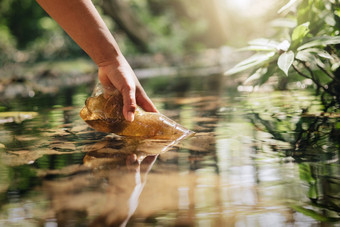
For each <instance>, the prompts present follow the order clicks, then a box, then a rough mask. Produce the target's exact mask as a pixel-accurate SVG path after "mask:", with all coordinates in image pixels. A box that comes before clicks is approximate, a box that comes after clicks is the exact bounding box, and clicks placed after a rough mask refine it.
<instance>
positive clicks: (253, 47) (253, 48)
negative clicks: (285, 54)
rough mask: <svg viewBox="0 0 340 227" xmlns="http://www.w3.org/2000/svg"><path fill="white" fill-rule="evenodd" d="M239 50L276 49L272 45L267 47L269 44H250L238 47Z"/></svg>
mask: <svg viewBox="0 0 340 227" xmlns="http://www.w3.org/2000/svg"><path fill="white" fill-rule="evenodd" d="M239 50H240V51H274V50H276V49H275V48H273V47H269V46H259V45H257V46H256V45H250V46H247V47H243V48H240V49H239Z"/></svg>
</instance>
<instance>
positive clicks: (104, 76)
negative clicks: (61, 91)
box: [98, 56, 158, 121]
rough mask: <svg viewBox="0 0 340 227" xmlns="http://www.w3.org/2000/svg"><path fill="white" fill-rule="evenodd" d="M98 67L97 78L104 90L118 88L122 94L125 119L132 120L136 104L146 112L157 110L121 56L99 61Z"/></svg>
mask: <svg viewBox="0 0 340 227" xmlns="http://www.w3.org/2000/svg"><path fill="white" fill-rule="evenodd" d="M98 67H99V68H98V78H99V81H100V82H101V84H102V86H103V88H104V92H106V93H110V92H112V91H113V90H115V89H118V91H119V92H120V93H121V94H122V96H123V115H124V118H125V119H126V120H127V121H133V120H134V113H135V110H136V108H137V105H138V106H140V107H141V108H142V109H144V110H145V111H147V112H158V111H157V109H156V107H155V106H154V105H153V103H152V101H151V100H150V99H149V97H148V96H147V94H146V93H145V91H144V89H143V87H142V86H141V84H140V83H139V81H138V79H137V77H136V75H135V73H134V72H133V70H132V68H131V67H130V65H129V63H128V62H127V61H126V59H125V58H124V57H123V56H120V57H117V59H115V60H113V61H110V62H106V63H101V64H99V65H98Z"/></svg>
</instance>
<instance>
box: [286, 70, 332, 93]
mask: <svg viewBox="0 0 340 227" xmlns="http://www.w3.org/2000/svg"><path fill="white" fill-rule="evenodd" d="M292 67H293V69H294V70H295V71H296V72H297V73H298V74H300V75H301V76H303V77H305V78H308V79H311V80H312V81H313V82H314V83H315V84H316V86H318V87H321V88H322V89H323V90H324V91H325V92H328V93H329V94H331V95H335V94H334V93H333V92H332V91H331V90H329V89H328V88H326V87H325V86H323V85H322V84H320V82H319V81H318V80H316V79H315V78H314V77H313V76H308V75H307V74H305V73H303V72H301V70H299V69H298V68H297V67H296V66H295V65H294V64H292ZM306 67H307V70H308V69H309V67H308V66H306ZM308 71H309V72H310V69H309V70H308Z"/></svg>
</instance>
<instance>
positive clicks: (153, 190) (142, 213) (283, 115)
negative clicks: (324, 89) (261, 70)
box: [0, 76, 340, 226]
mask: <svg viewBox="0 0 340 227" xmlns="http://www.w3.org/2000/svg"><path fill="white" fill-rule="evenodd" d="M143 84H144V85H145V88H146V89H147V92H148V93H149V94H150V96H151V98H152V99H153V100H154V102H155V104H156V105H157V107H158V108H159V110H160V111H161V112H162V113H164V114H165V115H167V116H169V117H171V118H172V119H174V120H176V121H178V123H180V124H182V125H184V126H185V127H188V128H190V129H192V130H194V131H196V132H197V135H196V136H195V137H193V138H190V139H187V140H184V141H181V143H179V144H176V145H175V146H172V147H171V148H170V149H169V150H168V151H167V152H165V153H161V154H159V155H157V150H161V147H162V145H160V144H157V146H160V147H157V146H156V144H155V143H150V144H151V145H150V144H149V145H148V144H147V146H146V145H145V144H144V145H143V146H144V147H143V149H147V150H148V151H149V152H151V151H153V152H154V155H156V158H157V160H148V159H144V160H143V162H142V163H140V164H139V163H137V162H136V160H135V156H134V152H132V151H131V149H132V150H137V149H135V148H133V147H131V143H124V142H122V141H121V140H119V139H117V138H115V137H112V136H111V137H110V136H109V137H108V136H106V135H105V134H102V133H96V132H94V131H93V130H90V129H88V128H87V126H86V124H85V123H84V122H82V120H81V119H80V117H79V110H80V108H81V107H82V105H83V103H84V100H85V99H86V97H87V96H88V95H89V94H90V93H91V89H92V87H80V88H77V89H74V90H73V89H72V90H68V91H64V92H62V93H61V94H59V95H56V96H38V97H36V98H33V99H23V100H21V99H18V100H14V101H11V102H8V103H7V107H6V108H7V109H6V111H7V110H8V111H36V112H38V116H36V117H35V118H33V119H31V120H25V121H22V122H20V123H6V124H1V125H0V135H1V137H0V143H1V144H2V147H3V148H0V177H1V181H0V225H5V226H7V225H28V224H31V225H33V226H43V225H45V224H47V223H58V224H59V225H62V224H64V225H67V224H70V223H77V224H78V225H90V224H91V223H92V224H93V225H95V224H97V225H98V226H100V225H101V226H104V225H105V224H108V223H110V224H112V225H115V224H117V223H123V222H124V220H127V217H129V213H131V212H132V211H133V212H132V214H131V215H132V216H131V217H129V220H128V225H138V224H140V225H144V226H154V225H158V226H164V225H168V226H173V225H184V226H193V225H202V226H207V225H211V226H234V225H245V226H268V225H273V226H284V225H290V224H291V225H298V224H302V225H304V224H308V225H309V224H319V223H320V222H337V221H338V220H339V211H340V202H339V201H340V195H339V191H340V182H339V179H340V174H339V173H340V169H339V168H340V164H339V159H338V157H339V134H340V133H339V130H340V127H339V124H340V123H339V120H338V119H339V111H338V110H337V109H336V108H332V107H330V108H329V109H328V112H327V113H324V114H321V113H323V112H324V108H325V106H323V105H322V103H320V101H319V98H318V97H315V96H312V95H311V94H310V93H308V92H302V91H296V92H293V93H292V92H290V93H288V92H271V93H252V94H245V93H237V92H236V91H235V88H230V87H225V86H224V85H223V84H224V83H223V77H222V76H212V77H202V78H199V79H197V78H190V77H186V78H184V79H178V80H174V78H153V79H151V80H146V81H143ZM160 84H161V85H162V87H161V86H160ZM184 88H185V89H184ZM129 144H130V145H129ZM133 146H135V145H133ZM139 148H141V147H139ZM145 151H146V150H145ZM137 153H138V152H137ZM138 155H139V156H138V157H141V156H140V153H138ZM151 157H152V156H151ZM142 158H143V157H141V160H142ZM136 180H139V181H136ZM130 201H138V203H137V204H138V206H137V208H136V209H135V210H134V209H132V208H131V207H132V205H131V204H130ZM23 207H24V208H25V209H24V208H23Z"/></svg>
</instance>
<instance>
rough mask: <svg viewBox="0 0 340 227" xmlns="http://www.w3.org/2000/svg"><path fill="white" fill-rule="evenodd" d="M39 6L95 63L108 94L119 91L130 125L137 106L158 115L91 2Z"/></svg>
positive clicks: (44, 0) (66, 0) (43, 0)
mask: <svg viewBox="0 0 340 227" xmlns="http://www.w3.org/2000/svg"><path fill="white" fill-rule="evenodd" d="M37 2H38V3H39V5H40V6H41V7H42V8H43V9H44V10H45V11H46V12H47V13H48V14H49V15H50V16H51V17H52V18H53V19H54V20H55V21H56V22H57V23H58V24H59V25H60V26H61V27H62V28H63V29H64V30H65V31H66V32H67V33H68V34H69V36H71V38H72V39H73V40H74V41H75V42H76V43H77V44H78V45H79V46H80V47H81V48H82V49H83V50H84V51H85V52H86V53H87V54H88V55H89V56H90V57H91V59H92V60H93V61H94V62H95V63H96V65H97V66H98V78H99V81H100V82H101V84H102V85H103V87H104V89H105V93H110V91H112V90H115V89H118V90H119V91H120V93H121V94H122V95H123V100H124V107H123V114H124V117H125V119H126V120H127V121H133V120H134V113H135V110H136V107H137V105H139V106H140V107H142V108H143V109H144V110H145V111H148V112H157V110H156V108H155V106H154V105H153V103H152V102H151V100H150V99H149V97H148V96H147V95H146V93H145V91H144V89H143V88H142V86H141V84H140V83H139V81H138V79H137V77H136V75H135V73H134V72H133V70H132V68H131V67H130V65H129V63H128V62H127V60H126V59H125V57H124V56H123V54H122V53H121V51H120V49H119V47H118V44H117V42H116V41H115V39H114V38H113V36H112V34H111V32H110V31H109V29H108V28H107V26H106V25H105V23H104V21H103V20H102V18H101V17H100V15H99V13H98V11H97V10H96V8H95V7H94V5H93V3H92V2H91V0H37Z"/></svg>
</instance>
